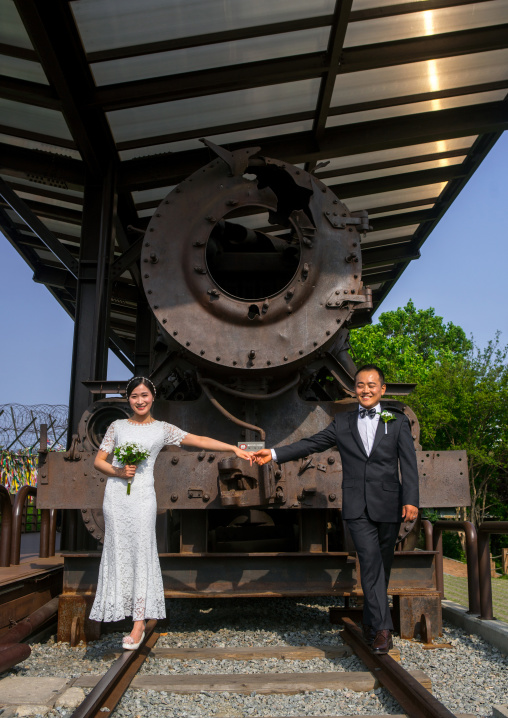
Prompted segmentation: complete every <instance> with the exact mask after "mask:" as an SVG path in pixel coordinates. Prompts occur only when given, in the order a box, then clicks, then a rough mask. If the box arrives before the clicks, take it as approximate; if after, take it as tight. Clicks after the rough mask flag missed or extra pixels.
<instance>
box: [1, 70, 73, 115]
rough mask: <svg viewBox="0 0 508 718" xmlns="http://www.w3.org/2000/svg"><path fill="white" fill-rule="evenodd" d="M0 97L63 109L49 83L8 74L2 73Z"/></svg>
mask: <svg viewBox="0 0 508 718" xmlns="http://www.w3.org/2000/svg"><path fill="white" fill-rule="evenodd" d="M0 97H1V98H2V99H4V100H11V101H12V102H21V103H23V104H25V105H34V106H35V107H45V108H47V109H49V110H61V109H62V107H61V103H60V100H59V99H58V96H57V94H56V93H55V91H54V90H52V89H51V87H49V86H48V85H43V84H41V83H39V82H29V81H28V80H20V79H19V78H14V77H8V76H7V75H0Z"/></svg>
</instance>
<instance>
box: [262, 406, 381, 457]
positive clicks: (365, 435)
mask: <svg viewBox="0 0 508 718" xmlns="http://www.w3.org/2000/svg"><path fill="white" fill-rule="evenodd" d="M362 409H363V406H362V405H361V404H360V406H359V407H358V431H359V432H360V438H361V440H362V443H363V446H364V448H365V453H366V454H367V456H370V452H371V451H372V445H373V444H374V438H375V436H376V431H377V427H378V424H379V415H380V413H381V404H376V406H375V407H374V409H375V410H376V415H375V416H373V417H372V418H371V417H370V416H368V415H366V416H365V417H364V418H363V419H362V417H361V416H360V411H361V410H362ZM271 452H272V459H273V460H274V461H277V454H276V452H275V449H271Z"/></svg>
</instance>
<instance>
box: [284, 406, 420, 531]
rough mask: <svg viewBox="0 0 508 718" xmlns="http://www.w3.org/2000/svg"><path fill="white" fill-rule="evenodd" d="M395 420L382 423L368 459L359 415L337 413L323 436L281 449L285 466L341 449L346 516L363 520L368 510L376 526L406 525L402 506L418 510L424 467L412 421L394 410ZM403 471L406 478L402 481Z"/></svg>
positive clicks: (321, 433)
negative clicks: (387, 523) (420, 463)
mask: <svg viewBox="0 0 508 718" xmlns="http://www.w3.org/2000/svg"><path fill="white" fill-rule="evenodd" d="M389 410H390V412H391V413H392V414H393V416H394V417H395V419H393V420H391V421H389V422H388V423H387V433H386V434H385V424H384V422H383V420H382V419H381V418H380V419H379V424H378V428H377V432H376V436H375V439H374V444H373V446H372V451H371V452H370V455H369V456H367V454H366V452H365V448H364V446H363V442H362V440H361V437H360V433H359V431H358V410H357V409H356V410H355V411H352V412H343V413H339V414H336V416H335V419H334V420H333V421H332V423H331V424H330V425H329V426H328V427H327V428H326V429H323V430H322V431H320V432H318V433H317V434H314V436H310V437H309V438H307V439H301V440H300V441H296V442H295V443H293V444H288V445H287V446H279V447H276V449H275V453H276V454H277V462H278V463H281V464H283V463H285V462H286V461H292V460H294V459H300V458H302V457H303V456H308V455H309V454H314V453H317V452H321V451H325V450H326V449H329V448H331V447H332V446H337V448H338V450H339V452H340V457H341V460H342V516H343V518H344V519H356V518H358V517H359V516H360V515H361V514H362V512H363V511H364V509H365V507H367V511H368V513H369V516H370V518H371V519H372V520H373V521H391V522H396V521H401V520H402V506H403V505H405V504H411V505H412V506H418V468H417V464H416V453H415V448H414V444H413V439H412V437H411V429H410V426H409V421H408V419H407V417H406V416H405V415H404V414H401V413H397V412H396V410H394V409H393V408H392V407H389ZM399 468H400V478H399Z"/></svg>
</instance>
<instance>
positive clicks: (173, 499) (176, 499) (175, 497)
mask: <svg viewBox="0 0 508 718" xmlns="http://www.w3.org/2000/svg"><path fill="white" fill-rule="evenodd" d="M171 501H173V503H174V502H175V501H178V494H171Z"/></svg>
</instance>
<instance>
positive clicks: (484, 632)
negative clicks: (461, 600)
mask: <svg viewBox="0 0 508 718" xmlns="http://www.w3.org/2000/svg"><path fill="white" fill-rule="evenodd" d="M441 605H442V607H443V619H444V620H445V621H449V622H450V623H453V625H454V626H458V627H459V628H462V629H463V630H464V631H467V632H468V633H474V634H475V635H477V636H481V637H482V638H484V639H485V640H486V641H487V642H488V643H490V644H491V645H492V646H495V648H497V649H498V650H499V651H501V652H502V653H504V654H505V655H507V656H508V623H505V622H504V621H482V620H481V619H480V618H478V617H477V616H470V615H469V614H468V613H467V608H465V607H464V606H460V605H459V604H458V603H454V602H453V601H445V600H443V601H441Z"/></svg>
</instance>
